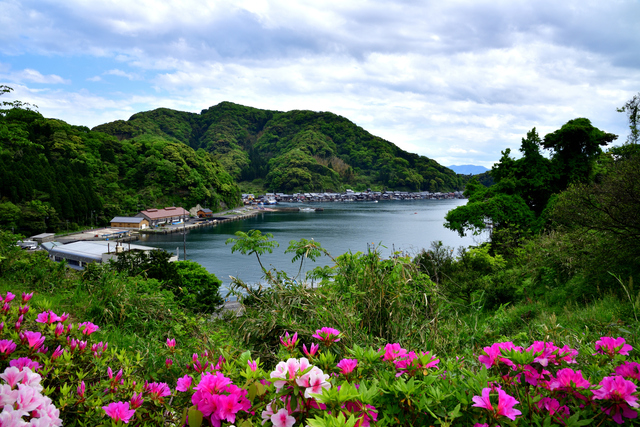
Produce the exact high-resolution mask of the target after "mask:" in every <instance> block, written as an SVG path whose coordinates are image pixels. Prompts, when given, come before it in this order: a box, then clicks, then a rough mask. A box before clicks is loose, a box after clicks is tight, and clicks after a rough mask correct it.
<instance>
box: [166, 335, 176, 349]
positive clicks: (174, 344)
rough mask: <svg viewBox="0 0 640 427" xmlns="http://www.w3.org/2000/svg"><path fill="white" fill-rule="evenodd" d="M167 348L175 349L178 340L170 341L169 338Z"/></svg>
mask: <svg viewBox="0 0 640 427" xmlns="http://www.w3.org/2000/svg"><path fill="white" fill-rule="evenodd" d="M167 347H169V348H171V349H174V348H175V347H176V340H175V338H172V339H169V338H167Z"/></svg>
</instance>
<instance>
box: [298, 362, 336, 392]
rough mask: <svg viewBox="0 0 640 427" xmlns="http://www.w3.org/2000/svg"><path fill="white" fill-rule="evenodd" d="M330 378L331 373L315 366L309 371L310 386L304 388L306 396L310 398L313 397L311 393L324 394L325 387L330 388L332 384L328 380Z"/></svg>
mask: <svg viewBox="0 0 640 427" xmlns="http://www.w3.org/2000/svg"><path fill="white" fill-rule="evenodd" d="M328 379H329V375H327V374H324V373H323V372H322V371H321V370H320V369H319V368H316V367H315V366H314V369H312V370H311V371H310V372H309V380H308V386H307V388H306V389H305V390H304V397H306V398H307V399H309V398H311V393H314V394H322V389H323V388H326V389H330V388H331V384H330V383H329V382H327V380H328Z"/></svg>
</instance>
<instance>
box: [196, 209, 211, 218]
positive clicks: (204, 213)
mask: <svg viewBox="0 0 640 427" xmlns="http://www.w3.org/2000/svg"><path fill="white" fill-rule="evenodd" d="M212 216H213V211H212V210H211V209H207V208H204V209H200V210H199V211H198V218H211V217H212Z"/></svg>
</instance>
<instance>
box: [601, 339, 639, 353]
mask: <svg viewBox="0 0 640 427" xmlns="http://www.w3.org/2000/svg"><path fill="white" fill-rule="evenodd" d="M625 342H626V341H625V339H624V338H622V337H618V338H611V337H601V338H600V339H599V340H598V341H596V353H600V354H606V355H608V356H611V357H613V355H614V354H616V353H617V354H621V355H623V356H628V355H629V352H630V351H631V350H633V347H631V346H630V345H629V344H625Z"/></svg>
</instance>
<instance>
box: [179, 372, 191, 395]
mask: <svg viewBox="0 0 640 427" xmlns="http://www.w3.org/2000/svg"><path fill="white" fill-rule="evenodd" d="M192 381H193V378H191V377H190V376H189V375H185V376H184V377H182V378H178V384H177V385H176V390H178V391H182V392H185V391H189V387H191V382H192Z"/></svg>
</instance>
